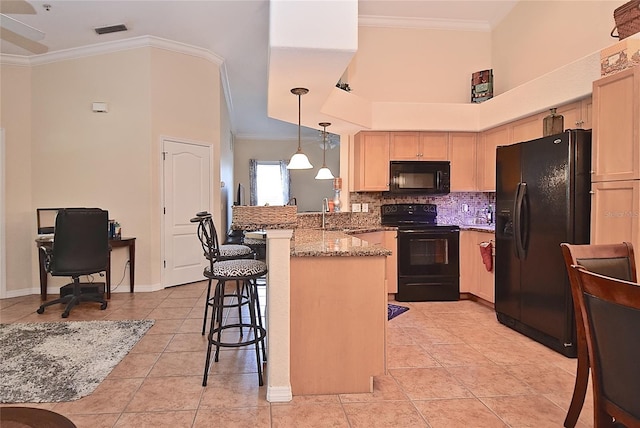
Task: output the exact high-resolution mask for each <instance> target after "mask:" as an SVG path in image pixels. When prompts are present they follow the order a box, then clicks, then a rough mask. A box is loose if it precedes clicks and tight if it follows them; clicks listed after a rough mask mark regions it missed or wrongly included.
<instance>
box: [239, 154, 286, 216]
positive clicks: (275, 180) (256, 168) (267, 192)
mask: <svg viewBox="0 0 640 428" xmlns="http://www.w3.org/2000/svg"><path fill="white" fill-rule="evenodd" d="M249 162H250V166H249V184H250V187H251V195H250V197H251V205H267V204H268V205H286V204H287V203H288V202H289V199H290V196H289V171H288V170H287V163H286V161H257V160H255V159H251V160H250V161H249Z"/></svg>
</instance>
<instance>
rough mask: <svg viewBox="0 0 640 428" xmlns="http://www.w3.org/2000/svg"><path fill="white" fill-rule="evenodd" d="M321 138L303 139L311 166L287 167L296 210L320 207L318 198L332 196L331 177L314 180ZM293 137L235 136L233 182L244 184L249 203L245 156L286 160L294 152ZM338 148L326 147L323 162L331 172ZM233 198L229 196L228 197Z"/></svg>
mask: <svg viewBox="0 0 640 428" xmlns="http://www.w3.org/2000/svg"><path fill="white" fill-rule="evenodd" d="M320 143H321V140H318V141H313V140H309V141H303V143H302V151H303V152H304V153H305V154H306V155H307V156H308V157H309V161H310V162H311V164H312V165H313V169H308V170H297V171H295V170H291V171H290V175H291V196H294V197H295V198H296V200H297V203H298V212H304V211H316V212H317V211H320V209H321V207H322V198H330V199H331V198H333V194H334V192H333V180H316V179H315V176H316V174H317V173H318V169H320V167H321V166H322V147H321V144H320ZM297 144H298V142H297V140H296V141H293V140H288V141H264V140H249V139H240V138H238V139H236V141H235V143H234V148H235V150H234V153H235V160H234V170H235V185H234V189H235V188H236V187H237V186H238V183H242V184H243V185H244V186H245V192H246V203H247V204H249V159H256V160H262V161H279V160H287V161H288V160H289V158H291V155H293V153H295V151H296V147H297ZM339 158H340V148H339V146H338V147H335V148H334V149H333V150H327V166H328V167H329V169H330V170H331V172H332V173H333V175H334V176H337V175H338V174H339V173H340V159H339ZM231 200H232V201H233V198H232V199H231Z"/></svg>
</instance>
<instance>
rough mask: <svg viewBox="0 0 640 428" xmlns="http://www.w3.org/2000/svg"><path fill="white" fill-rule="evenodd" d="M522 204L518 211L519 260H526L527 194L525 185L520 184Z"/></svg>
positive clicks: (527, 237) (527, 233) (527, 239)
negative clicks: (519, 213) (519, 211)
mask: <svg viewBox="0 0 640 428" xmlns="http://www.w3.org/2000/svg"><path fill="white" fill-rule="evenodd" d="M521 187H522V190H521V191H520V194H521V195H522V202H521V204H520V210H521V211H522V213H521V215H522V223H521V226H522V227H520V229H519V230H520V258H521V259H523V260H524V259H526V258H527V246H528V245H527V244H528V241H529V195H528V194H527V183H522V186H521Z"/></svg>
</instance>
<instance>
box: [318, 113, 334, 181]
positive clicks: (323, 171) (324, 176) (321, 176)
mask: <svg viewBox="0 0 640 428" xmlns="http://www.w3.org/2000/svg"><path fill="white" fill-rule="evenodd" d="M318 125H320V126H322V128H323V130H322V168H320V169H319V170H318V174H316V180H333V179H334V176H333V174H332V173H331V170H330V169H329V168H328V167H327V162H326V154H327V126H329V125H331V124H330V123H329V122H320V123H319V124H318Z"/></svg>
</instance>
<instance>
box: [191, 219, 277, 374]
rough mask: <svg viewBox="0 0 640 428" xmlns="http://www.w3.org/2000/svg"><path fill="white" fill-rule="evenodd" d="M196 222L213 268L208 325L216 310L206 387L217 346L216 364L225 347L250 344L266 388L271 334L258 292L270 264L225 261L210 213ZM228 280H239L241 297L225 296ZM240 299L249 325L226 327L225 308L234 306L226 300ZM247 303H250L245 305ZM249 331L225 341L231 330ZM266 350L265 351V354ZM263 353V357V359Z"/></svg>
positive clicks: (206, 272)
mask: <svg viewBox="0 0 640 428" xmlns="http://www.w3.org/2000/svg"><path fill="white" fill-rule="evenodd" d="M191 222H192V223H198V239H199V240H200V243H201V245H202V248H203V250H204V254H205V258H207V260H209V266H208V267H206V268H205V269H204V276H205V277H206V278H208V279H209V284H208V287H207V301H206V304H205V322H206V313H207V312H206V308H207V307H208V306H211V307H212V312H213V313H212V315H211V324H210V328H209V335H208V342H209V343H208V346H207V358H206V362H205V368H204V377H203V380H202V386H206V385H207V378H208V372H209V364H210V362H211V353H212V347H214V346H215V354H214V361H215V362H217V361H218V357H219V354H220V348H221V347H232V348H238V347H243V346H248V345H252V344H253V345H254V346H255V351H256V363H257V368H258V381H259V385H260V386H262V385H263V378H262V362H261V360H264V361H266V350H265V343H264V341H265V338H266V334H267V331H266V329H265V328H264V327H263V326H262V319H261V316H260V315H261V314H260V302H259V300H258V289H257V284H256V280H257V279H258V278H259V277H262V276H264V275H266V273H267V265H266V263H264V262H262V261H260V260H255V259H232V260H223V259H222V258H221V254H220V253H221V252H220V247H221V246H220V245H219V243H218V237H217V234H216V229H215V226H214V224H213V220H212V218H211V214H209V213H198V214H197V215H196V217H195V218H192V219H191ZM214 280H215V281H216V285H215V288H214V293H213V297H211V285H212V283H213V281H214ZM227 281H237V282H238V284H241V285H238V286H237V288H236V291H237V294H235V295H228V294H227V295H225V290H224V288H225V283H226V282H227ZM232 296H234V297H236V298H237V300H238V301H237V305H238V306H241V305H244V304H246V305H247V307H248V309H249V318H250V320H249V322H244V321H243V320H242V318H240V319H239V321H238V322H237V323H232V324H225V323H224V322H223V311H224V309H225V308H228V307H230V306H234V307H235V306H236V305H235V304H233V305H229V304H227V305H225V303H224V299H225V297H232ZM243 301H246V302H243ZM245 327H246V328H248V329H249V331H250V332H251V333H252V334H251V335H250V336H249V338H247V339H244V338H243V339H242V340H241V341H239V342H225V341H223V340H222V333H223V331H226V330H228V329H232V328H239V329H240V332H241V335H240V337H243V336H242V329H243V328H245ZM261 351H262V352H261ZM261 353H262V358H261Z"/></svg>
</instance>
